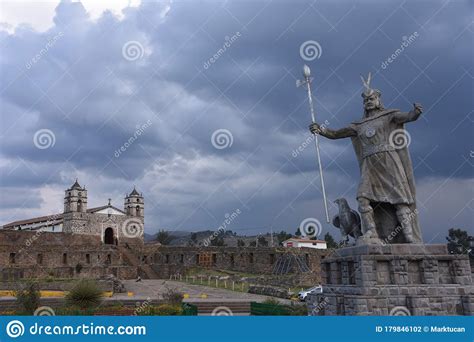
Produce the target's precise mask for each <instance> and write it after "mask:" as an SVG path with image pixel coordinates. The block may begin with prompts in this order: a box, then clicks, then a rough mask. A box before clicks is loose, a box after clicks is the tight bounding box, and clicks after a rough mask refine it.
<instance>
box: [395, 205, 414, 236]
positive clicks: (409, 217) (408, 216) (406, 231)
mask: <svg viewBox="0 0 474 342" xmlns="http://www.w3.org/2000/svg"><path fill="white" fill-rule="evenodd" d="M395 208H396V210H397V218H398V222H400V226H401V227H402V232H403V235H404V236H405V239H406V240H407V242H408V243H414V242H415V238H414V237H413V226H412V221H413V215H414V214H413V213H412V211H411V210H410V208H409V207H408V205H406V204H397V205H396V206H395Z"/></svg>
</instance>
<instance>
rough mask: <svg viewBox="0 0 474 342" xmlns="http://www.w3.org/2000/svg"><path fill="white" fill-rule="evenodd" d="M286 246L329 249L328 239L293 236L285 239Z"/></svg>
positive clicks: (284, 244)
mask: <svg viewBox="0 0 474 342" xmlns="http://www.w3.org/2000/svg"><path fill="white" fill-rule="evenodd" d="M283 246H284V247H294V248H303V247H304V248H316V249H327V245H326V241H324V240H310V239H298V238H291V239H288V240H285V241H283Z"/></svg>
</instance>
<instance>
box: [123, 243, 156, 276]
mask: <svg viewBox="0 0 474 342" xmlns="http://www.w3.org/2000/svg"><path fill="white" fill-rule="evenodd" d="M118 250H119V252H120V253H121V254H122V260H123V262H124V263H125V264H127V265H129V266H134V267H136V268H137V270H138V275H139V276H140V277H142V278H144V279H158V278H159V277H158V274H157V273H156V272H155V271H154V270H153V268H151V266H150V265H147V264H143V263H142V262H141V260H140V256H139V255H137V254H135V253H134V252H133V251H132V250H130V249H128V248H125V247H122V246H120V247H119V248H118Z"/></svg>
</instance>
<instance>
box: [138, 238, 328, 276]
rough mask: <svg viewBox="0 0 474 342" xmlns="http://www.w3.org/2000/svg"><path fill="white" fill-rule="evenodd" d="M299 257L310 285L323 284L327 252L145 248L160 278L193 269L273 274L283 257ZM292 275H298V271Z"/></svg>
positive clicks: (230, 248)
mask: <svg viewBox="0 0 474 342" xmlns="http://www.w3.org/2000/svg"><path fill="white" fill-rule="evenodd" d="M289 253H291V254H295V255H299V256H300V257H301V258H302V259H303V260H305V262H306V264H307V265H308V267H309V271H308V272H306V273H303V274H302V275H303V277H306V278H308V279H307V281H308V282H310V283H314V284H315V283H319V282H320V281H321V277H320V275H321V267H320V263H321V259H322V258H324V256H325V255H327V254H328V250H321V249H312V248H302V249H300V248H283V247H258V248H255V247H242V248H241V247H173V246H156V245H147V244H145V246H144V249H143V261H144V262H145V263H147V264H150V265H152V267H153V269H154V270H155V271H156V272H157V273H158V275H159V277H160V278H169V277H170V276H172V275H174V274H176V273H180V274H183V273H184V272H185V271H186V270H187V269H189V268H191V267H205V268H211V269H222V270H229V271H236V272H243V273H252V274H262V275H263V274H266V275H269V274H272V273H273V270H274V265H275V262H276V261H277V260H278V258H279V257H280V256H281V255H284V254H289ZM293 273H299V272H298V270H297V269H294V270H293Z"/></svg>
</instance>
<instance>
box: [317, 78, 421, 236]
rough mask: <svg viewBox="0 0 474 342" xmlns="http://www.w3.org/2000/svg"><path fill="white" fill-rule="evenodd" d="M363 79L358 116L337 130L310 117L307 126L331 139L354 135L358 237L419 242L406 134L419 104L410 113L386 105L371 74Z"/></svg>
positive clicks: (418, 110) (418, 228) (417, 113)
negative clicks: (359, 221) (357, 169)
mask: <svg viewBox="0 0 474 342" xmlns="http://www.w3.org/2000/svg"><path fill="white" fill-rule="evenodd" d="M362 81H363V84H364V87H365V91H364V92H363V93H362V98H363V101H364V116H363V118H362V119H361V120H359V121H356V122H353V123H351V124H350V125H349V126H348V127H345V128H342V129H338V130H332V129H329V128H326V127H324V126H320V125H319V124H317V123H313V124H311V125H310V130H311V132H312V133H313V134H320V135H322V136H324V137H326V138H329V139H342V138H351V140H352V144H353V146H354V149H355V153H356V155H357V159H358V161H359V167H360V174H361V179H360V183H359V188H358V191H357V201H358V203H359V212H360V214H361V219H362V237H361V238H360V239H359V240H361V241H359V243H360V242H362V243H421V242H422V240H421V230H420V227H419V224H418V211H417V209H416V203H415V183H414V177H413V168H412V164H411V160H410V155H409V152H408V148H407V145H408V142H409V137H410V136H409V135H408V133H407V132H406V131H405V130H404V124H405V123H406V122H410V121H415V120H417V119H418V118H419V117H420V115H421V113H422V107H421V105H420V104H417V103H415V104H414V108H413V109H412V110H411V111H410V112H408V113H404V112H401V111H399V110H398V109H385V108H384V107H383V104H382V100H381V92H380V91H379V90H377V89H372V88H371V87H370V81H371V76H370V74H369V76H368V78H367V80H366V79H364V78H362Z"/></svg>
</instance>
